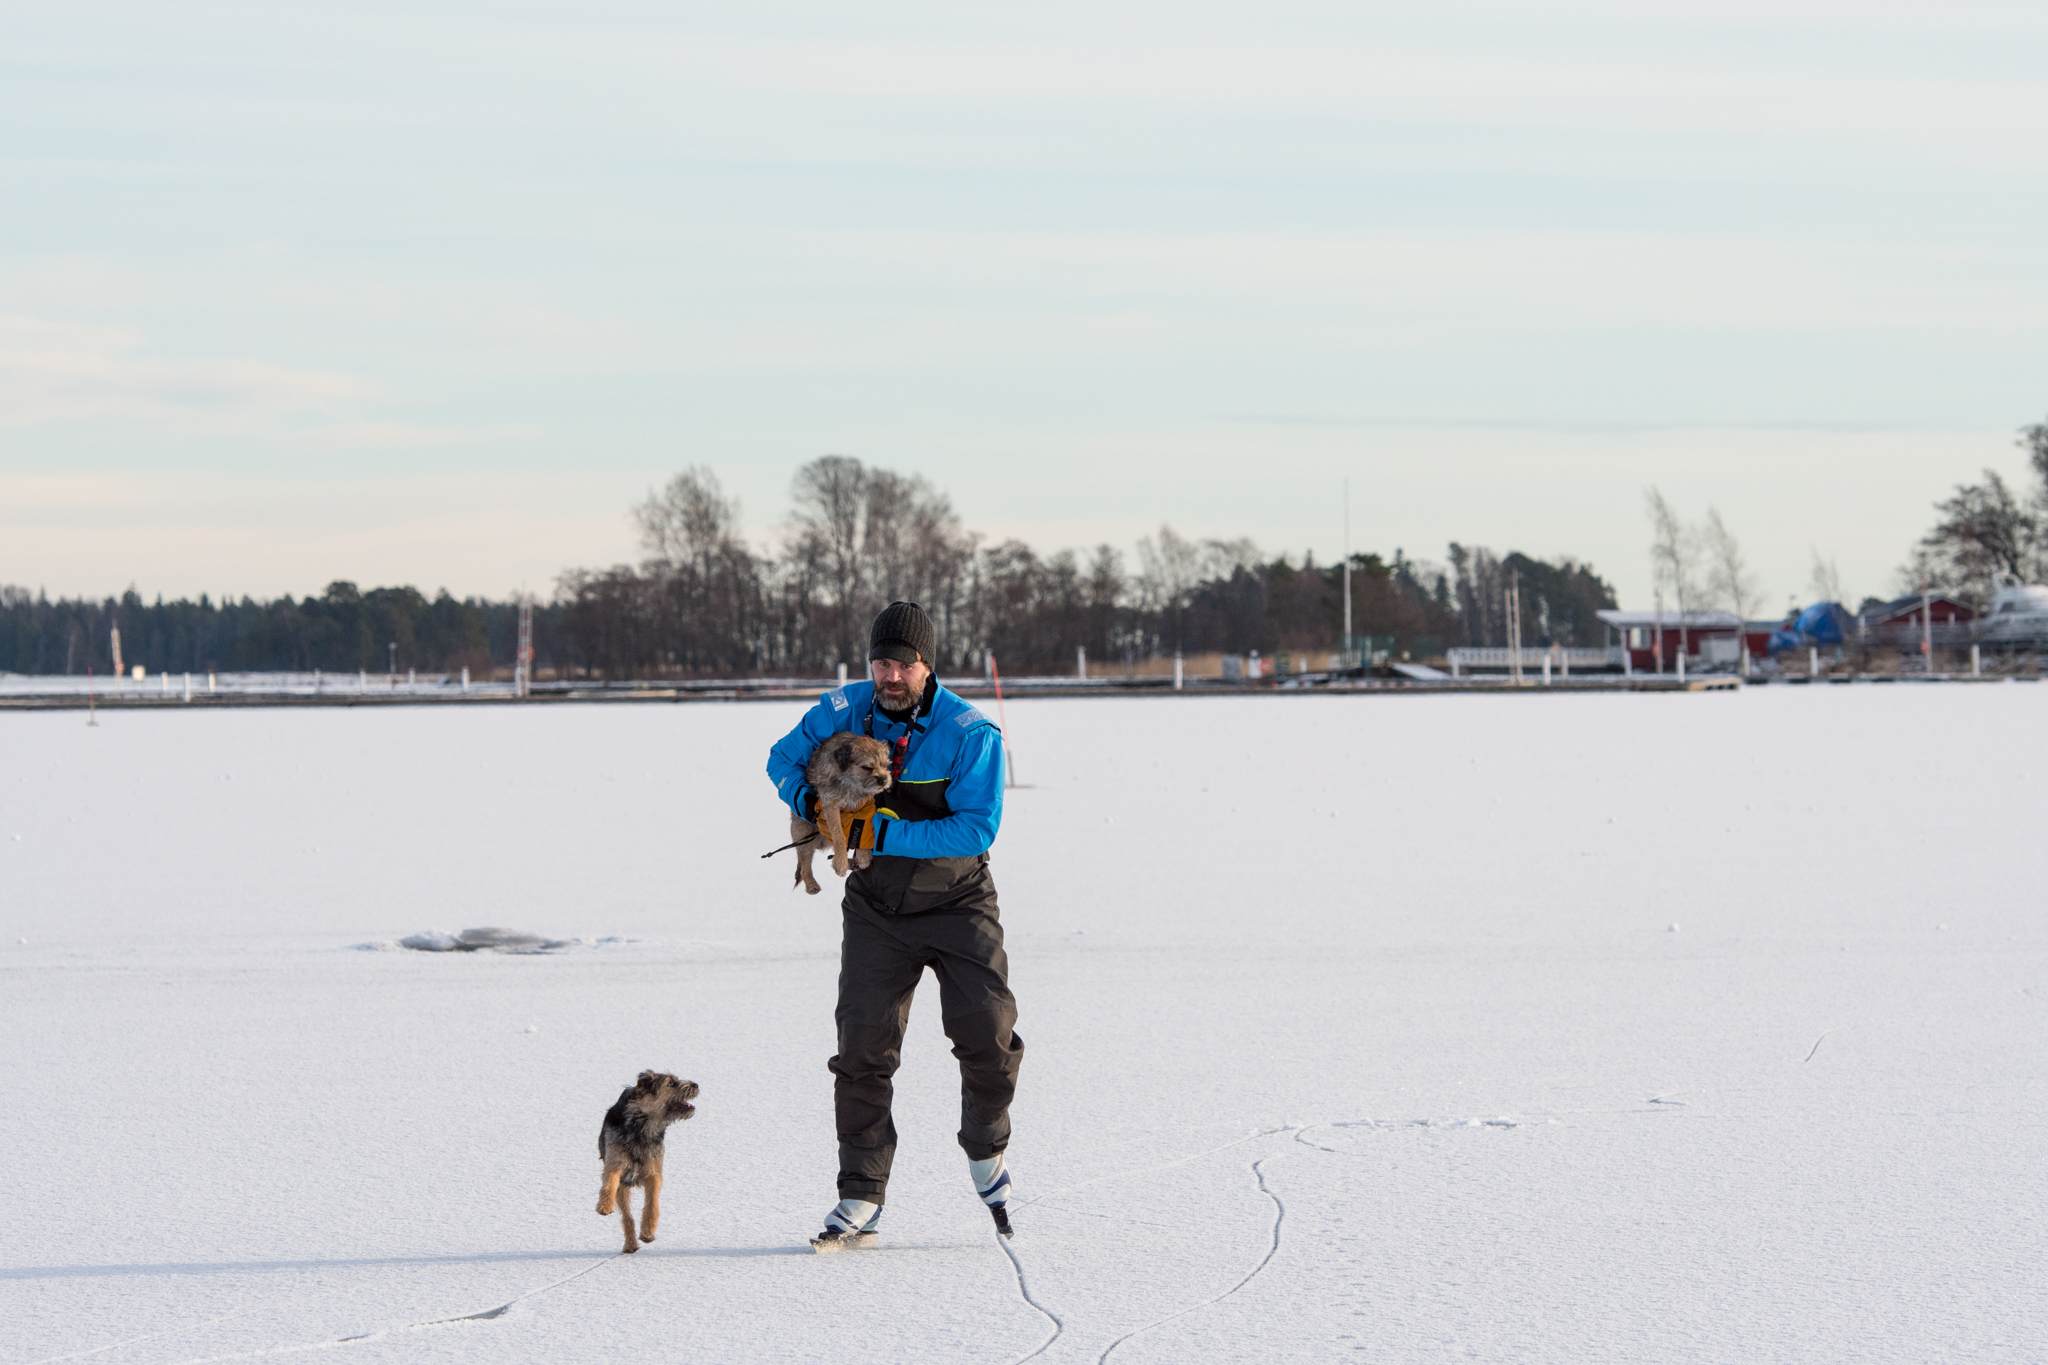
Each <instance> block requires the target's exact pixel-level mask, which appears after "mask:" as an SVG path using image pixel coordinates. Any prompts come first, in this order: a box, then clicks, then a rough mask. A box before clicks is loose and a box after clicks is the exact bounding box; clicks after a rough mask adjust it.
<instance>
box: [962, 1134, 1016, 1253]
mask: <svg viewBox="0 0 2048 1365" xmlns="http://www.w3.org/2000/svg"><path fill="white" fill-rule="evenodd" d="M967 1169H968V1171H969V1172H970V1173H971V1174H972V1175H973V1176H974V1192H975V1193H976V1194H978V1195H980V1196H981V1202H982V1203H984V1204H986V1205H988V1211H989V1214H990V1215H991V1216H992V1217H994V1219H995V1220H996V1231H997V1232H1000V1233H1001V1234H1003V1236H1005V1237H1008V1236H1010V1235H1011V1232H1010V1209H1009V1204H1010V1171H1009V1167H1007V1166H1006V1165H1004V1163H1003V1154H1002V1153H1001V1152H997V1153H996V1154H995V1155H994V1156H992V1157H990V1158H988V1159H987V1160H986V1161H970V1162H968V1163H967Z"/></svg>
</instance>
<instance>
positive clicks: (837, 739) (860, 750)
mask: <svg viewBox="0 0 2048 1365" xmlns="http://www.w3.org/2000/svg"><path fill="white" fill-rule="evenodd" d="M804 780H805V781H807V782H809V783H810V784H811V790H812V791H814V792H816V793H817V795H818V823H817V824H815V825H814V824H812V823H811V822H810V821H808V820H797V819H792V820H791V821H790V822H789V837H790V838H792V839H794V840H796V884H797V885H798V886H801V887H802V888H803V889H804V890H805V892H806V893H808V894H810V895H813V896H815V895H817V894H818V879H817V878H816V877H814V876H812V875H811V858H812V856H813V855H814V854H815V853H816V852H817V851H818V840H819V839H820V838H822V839H823V840H824V841H825V842H826V843H828V844H830V845H831V846H832V870H833V871H834V872H836V873H838V874H839V875H840V876H842V877H844V876H845V875H846V866H847V852H846V821H845V819H844V818H843V817H844V816H846V815H850V814H852V813H854V812H855V811H858V810H859V809H860V808H861V807H862V806H871V805H872V804H873V803H874V799H875V798H876V797H878V796H880V795H881V794H882V793H883V792H885V791H887V790H888V789H889V782H890V776H889V746H888V745H886V744H884V743H882V741H881V740H879V739H871V738H869V737H868V736H866V735H856V734H853V733H851V732H847V731H842V732H841V733H839V734H836V735H832V736H830V737H829V738H827V739H826V740H825V742H824V743H823V744H820V745H819V746H818V747H817V748H815V749H813V750H812V751H811V758H810V762H808V763H807V764H805V765H804ZM870 856H871V855H870V854H869V853H868V852H867V850H866V849H856V850H854V852H853V855H852V862H853V865H854V866H855V867H866V866H867V865H868V862H869V860H870Z"/></svg>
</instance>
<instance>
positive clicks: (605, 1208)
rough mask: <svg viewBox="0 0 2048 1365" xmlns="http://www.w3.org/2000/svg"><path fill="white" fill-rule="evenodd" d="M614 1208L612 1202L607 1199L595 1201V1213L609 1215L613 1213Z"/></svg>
mask: <svg viewBox="0 0 2048 1365" xmlns="http://www.w3.org/2000/svg"><path fill="white" fill-rule="evenodd" d="M614 1207H615V1206H614V1205H613V1204H612V1201H611V1200H609V1199H600V1200H598V1201H597V1211H598V1212H599V1213H603V1214H609V1213H611V1212H612V1211H613V1208H614Z"/></svg>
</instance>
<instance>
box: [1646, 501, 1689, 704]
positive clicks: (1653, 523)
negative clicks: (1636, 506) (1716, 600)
mask: <svg viewBox="0 0 2048 1365" xmlns="http://www.w3.org/2000/svg"><path fill="white" fill-rule="evenodd" d="M1645 497H1646V499H1647V501H1648V504H1649V511H1650V568H1651V573H1652V575H1653V576H1654V578H1655V579H1656V581H1657V583H1658V584H1660V585H1661V586H1663V587H1667V588H1669V589H1671V595H1672V598H1673V600H1674V601H1675V602H1676V603H1677V606H1678V671H1679V672H1680V673H1681V674H1683V673H1684V672H1685V655H1686V650H1687V648H1688V641H1687V636H1686V622H1685V614H1686V612H1687V611H1688V610H1689V609H1690V607H1691V604H1692V603H1694V602H1696V601H1698V600H1699V595H1700V592H1699V579H1700V574H1699V540H1698V537H1697V536H1695V535H1694V534H1693V532H1692V530H1691V528H1689V527H1688V526H1686V524H1685V523H1684V522H1682V521H1680V520H1679V519H1678V513H1676V512H1674V511H1673V510H1672V509H1671V504H1670V503H1669V502H1666V501H1665V500H1664V495H1663V493H1661V492H1659V491H1658V490H1657V489H1655V488H1651V489H1650V490H1649V492H1648V493H1647V494H1646V495H1645Z"/></svg>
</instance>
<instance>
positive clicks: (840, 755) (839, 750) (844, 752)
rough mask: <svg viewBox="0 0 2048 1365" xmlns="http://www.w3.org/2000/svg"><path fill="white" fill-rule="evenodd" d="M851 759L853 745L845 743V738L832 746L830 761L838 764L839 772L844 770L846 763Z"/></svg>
mask: <svg viewBox="0 0 2048 1365" xmlns="http://www.w3.org/2000/svg"><path fill="white" fill-rule="evenodd" d="M852 760H853V745H851V744H849V743H847V742H846V741H845V740H841V741H840V742H839V743H838V744H837V745H835V746H834V747H833V749H832V761H833V762H834V763H836V764H838V765H839V771H840V772H845V771H846V768H847V765H848V764H849V763H850V762H852Z"/></svg>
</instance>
